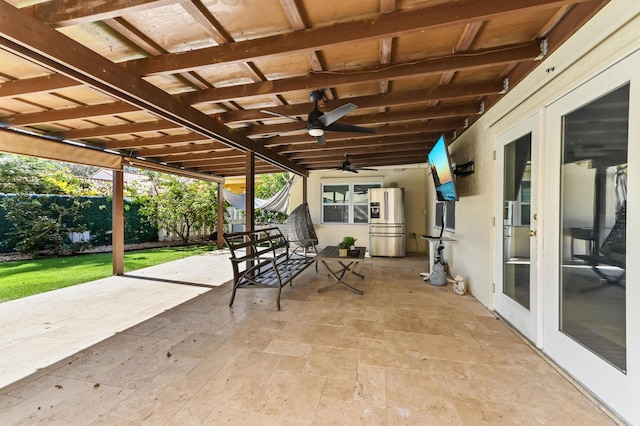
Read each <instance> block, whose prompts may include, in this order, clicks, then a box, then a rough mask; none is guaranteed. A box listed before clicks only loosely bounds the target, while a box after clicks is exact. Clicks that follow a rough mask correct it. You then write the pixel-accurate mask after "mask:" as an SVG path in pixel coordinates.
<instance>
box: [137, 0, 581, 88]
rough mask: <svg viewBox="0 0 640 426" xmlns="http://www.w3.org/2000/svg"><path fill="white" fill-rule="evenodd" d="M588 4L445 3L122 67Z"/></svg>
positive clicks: (291, 47) (240, 54)
mask: <svg viewBox="0 0 640 426" xmlns="http://www.w3.org/2000/svg"><path fill="white" fill-rule="evenodd" d="M584 1H589V0H513V1H491V2H487V1H486V0H467V1H464V2H446V3H442V4H438V5H435V6H431V7H425V8H421V9H411V10H405V11H398V12H394V13H389V14H386V15H380V16H377V17H376V18H372V19H365V20H361V21H354V22H341V23H337V24H334V25H330V26H326V27H318V28H313V29H305V30H299V31H293V32H290V33H284V34H278V35H274V36H270V37H262V38H258V39H252V40H246V41H241V42H236V43H230V44H226V45H221V46H215V47H209V48H203V49H196V50H191V51H188V52H180V53H170V54H166V55H161V56H157V57H151V58H144V59H137V60H134V61H130V62H128V63H127V67H129V69H130V70H131V71H132V72H133V73H134V74H136V75H153V74H167V73H175V72H182V71H189V70H194V69H198V68H201V67H208V66H211V64H228V63H239V62H247V61H255V60H257V59H261V58H267V57H271V56H278V55H285V54H286V55H291V54H294V53H304V52H307V51H314V50H321V49H325V48H327V47H334V46H341V45H344V44H352V43H354V42H356V41H363V40H375V39H380V38H383V37H389V36H398V35H400V34H405V33H409V32H413V31H417V30H425V29H428V28H439V27H446V26H454V25H464V24H466V23H468V22H475V21H486V20H489V19H494V18H498V17H504V16H508V15H509V14H512V13H515V12H523V11H529V12H534V11H539V10H545V9H549V8H554V7H560V6H564V5H566V4H571V3H578V2H584Z"/></svg>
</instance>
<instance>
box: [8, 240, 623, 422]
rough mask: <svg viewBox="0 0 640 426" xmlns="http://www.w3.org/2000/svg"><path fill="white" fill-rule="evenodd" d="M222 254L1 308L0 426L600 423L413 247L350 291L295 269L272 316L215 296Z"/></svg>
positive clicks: (226, 288)
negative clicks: (427, 276) (437, 278)
mask: <svg viewBox="0 0 640 426" xmlns="http://www.w3.org/2000/svg"><path fill="white" fill-rule="evenodd" d="M227 257H228V256H227V254H226V253H224V252H212V253H209V254H205V255H201V256H195V257H193V258H189V259H183V260H180V261H176V262H171V263H169V264H165V265H161V266H158V267H154V268H147V269H146V270H142V271H138V272H136V273H134V275H136V277H131V276H128V277H126V276H125V277H111V278H108V279H106V280H100V281H96V282H93V283H88V284H84V285H80V286H75V287H71V288H69V289H62V290H59V291H56V292H51V293H48V294H46V295H39V296H34V297H31V298H27V299H23V300H18V301H13V302H7V303H4V304H0V332H1V333H2V334H1V335H0V380H4V382H1V381H0V386H4V385H6V386H5V387H3V388H1V389H0V425H3V426H4V425H15V424H55V425H65V426H66V425H215V424H237V425H360V424H363V425H405V424H406V425H408V424H415V425H431V424H433V425H477V424H518V425H538V424H553V425H607V424H615V423H614V421H612V420H611V419H610V418H609V417H607V416H606V415H605V414H604V413H603V412H602V411H600V410H599V409H598V408H597V406H596V405H594V404H593V403H592V402H591V401H590V400H589V399H588V398H587V397H585V396H584V395H583V394H582V393H580V392H579V391H578V390H577V389H576V388H575V387H574V386H572V384H571V383H570V382H569V381H567V380H566V379H565V378H563V377H562V376H561V375H560V374H559V373H558V372H556V371H555V370H554V369H553V368H552V367H551V366H550V365H549V364H547V362H546V361H545V360H544V359H543V358H541V357H540V356H538V355H537V354H536V353H535V352H534V351H533V350H532V349H531V348H530V347H529V346H528V345H526V344H525V343H523V342H522V341H521V340H520V339H519V338H518V337H517V336H516V335H515V334H514V333H513V332H512V331H511V330H510V329H509V328H508V327H506V326H505V324H504V323H503V322H502V321H500V320H497V319H496V318H495V317H494V316H493V315H492V314H491V312H489V311H487V310H486V309H485V308H484V307H483V306H482V305H481V304H480V303H478V302H477V301H476V300H475V299H474V298H473V297H472V296H470V295H465V296H456V295H455V294H453V292H452V291H451V285H450V284H449V285H447V286H446V287H434V286H431V285H429V284H428V283H425V282H424V281H422V280H421V279H420V277H419V276H418V273H419V272H421V271H422V270H424V269H425V267H426V261H425V259H424V258H423V257H417V256H416V257H406V258H403V259H384V258H374V259H371V258H367V260H366V262H365V263H364V264H361V265H360V266H359V267H358V268H359V272H361V273H363V274H364V275H365V279H364V280H360V279H359V278H357V277H355V276H351V277H350V278H349V282H350V283H351V284H353V285H354V286H356V287H357V288H360V289H361V290H363V291H364V293H365V294H364V295H363V296H358V295H355V294H353V293H351V292H349V291H348V290H347V289H345V288H344V287H336V288H334V289H332V290H330V291H327V292H325V293H321V294H319V293H317V291H316V290H317V289H318V288H319V287H322V286H325V285H326V284H327V283H328V282H329V281H328V280H329V278H328V277H327V274H326V272H325V271H324V270H323V267H320V273H318V274H316V272H315V269H314V268H309V269H307V271H305V273H303V275H301V276H300V277H298V278H297V280H296V283H295V284H294V286H293V287H287V288H285V289H284V290H283V293H282V311H280V312H278V311H276V310H275V291H273V290H255V291H238V294H237V297H236V302H235V304H234V306H233V307H232V308H229V307H228V306H227V304H228V301H229V296H230V284H229V283H225V284H224V285H219V284H221V283H224V282H225V281H227V280H228V279H229V278H230V276H231V273H230V267H229V265H228V263H229V262H228V260H227ZM187 283H191V284H192V285H189V284H187ZM216 285H219V286H216ZM36 369H38V370H37V371H36ZM24 376H26V377H24ZM20 377H24V378H20ZM16 380H17V381H16ZM12 382H13V383H12Z"/></svg>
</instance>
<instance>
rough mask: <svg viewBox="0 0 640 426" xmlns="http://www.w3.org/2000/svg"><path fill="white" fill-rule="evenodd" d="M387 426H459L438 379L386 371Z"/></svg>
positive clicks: (446, 389) (454, 409)
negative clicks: (418, 425)
mask: <svg viewBox="0 0 640 426" xmlns="http://www.w3.org/2000/svg"><path fill="white" fill-rule="evenodd" d="M386 393H387V422H388V424H441V425H444V424H446V425H456V424H460V419H459V417H458V413H457V410H456V408H455V405H454V403H453V399H452V397H451V394H450V393H449V389H448V387H447V383H446V381H445V379H444V377H443V376H442V375H439V374H426V373H421V372H416V371H410V370H395V369H387V370H386Z"/></svg>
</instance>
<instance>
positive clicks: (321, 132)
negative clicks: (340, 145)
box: [309, 127, 324, 137]
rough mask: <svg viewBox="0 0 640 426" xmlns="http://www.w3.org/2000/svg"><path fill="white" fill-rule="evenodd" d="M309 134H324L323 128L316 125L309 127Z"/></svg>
mask: <svg viewBox="0 0 640 426" xmlns="http://www.w3.org/2000/svg"><path fill="white" fill-rule="evenodd" d="M309 135H310V136H315V137H317V136H322V135H324V129H320V128H317V127H314V128H311V129H309Z"/></svg>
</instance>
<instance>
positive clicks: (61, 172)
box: [0, 154, 102, 195]
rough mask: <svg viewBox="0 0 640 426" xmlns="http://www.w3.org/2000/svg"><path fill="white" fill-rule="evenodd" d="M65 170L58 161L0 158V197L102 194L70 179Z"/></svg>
mask: <svg viewBox="0 0 640 426" xmlns="http://www.w3.org/2000/svg"><path fill="white" fill-rule="evenodd" d="M69 166H70V165H69V164H67V163H61V162H58V161H48V160H43V159H40V158H35V157H26V156H22V155H11V154H0V193H5V194H54V195H99V194H100V193H101V192H102V191H100V190H99V189H98V188H96V187H94V185H93V184H92V183H91V182H89V181H86V180H83V179H79V178H77V177H76V176H74V174H73V173H72V172H71V169H70V168H69ZM78 168H79V166H75V169H78Z"/></svg>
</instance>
